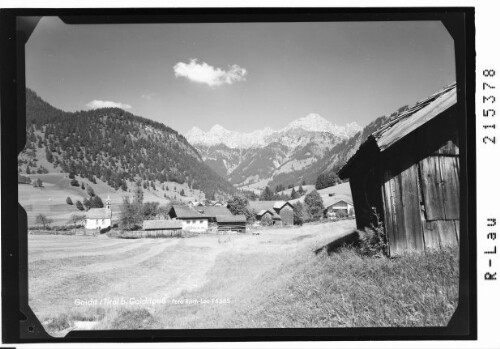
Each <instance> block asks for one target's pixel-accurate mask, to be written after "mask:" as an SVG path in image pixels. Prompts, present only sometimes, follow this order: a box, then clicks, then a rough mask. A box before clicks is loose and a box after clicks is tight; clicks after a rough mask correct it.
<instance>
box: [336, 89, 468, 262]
mask: <svg viewBox="0 0 500 349" xmlns="http://www.w3.org/2000/svg"><path fill="white" fill-rule="evenodd" d="M460 115H461V113H460V112H459V110H458V107H457V88H456V84H452V85H450V86H448V87H446V88H444V89H443V90H441V91H439V92H438V93H436V94H434V95H432V96H431V97H429V98H427V99H425V100H423V101H420V102H418V103H417V104H416V105H414V106H412V107H410V108H409V109H407V110H405V111H403V112H401V113H399V114H397V115H395V116H394V117H392V118H391V119H389V120H388V121H387V122H386V123H385V124H384V125H383V126H382V127H380V128H379V129H378V130H377V131H375V132H374V133H373V134H371V135H370V136H369V137H368V139H367V140H366V141H365V142H364V143H363V144H361V146H360V147H359V150H358V151H357V152H356V153H355V154H354V155H353V156H352V157H351V159H349V161H348V162H347V164H346V165H345V166H344V167H343V168H342V169H341V170H340V171H339V176H340V178H342V179H345V178H349V181H350V185H351V191H352V198H353V204H354V209H355V211H356V224H357V226H358V228H359V229H363V228H365V227H370V226H371V225H375V226H376V225H378V221H380V222H381V223H383V227H384V229H385V232H386V236H387V239H388V243H389V250H390V251H389V253H390V254H391V255H396V254H398V253H401V252H403V251H406V250H418V251H422V250H425V249H428V248H439V247H441V246H447V245H457V244H458V239H459V235H460V234H459V226H460V225H459V222H460V180H459V177H460V162H459V137H458V134H459V117H460Z"/></svg>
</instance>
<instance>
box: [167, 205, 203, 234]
mask: <svg viewBox="0 0 500 349" xmlns="http://www.w3.org/2000/svg"><path fill="white" fill-rule="evenodd" d="M168 215H169V217H170V219H172V220H179V221H181V223H182V230H187V231H193V232H198V233H203V232H206V231H207V230H208V218H207V217H205V216H204V215H203V214H201V213H200V212H198V211H196V210H195V209H193V208H191V207H186V206H180V205H173V206H172V208H171V209H170V211H169V212H168Z"/></svg>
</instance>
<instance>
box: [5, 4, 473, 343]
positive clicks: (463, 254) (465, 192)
mask: <svg viewBox="0 0 500 349" xmlns="http://www.w3.org/2000/svg"><path fill="white" fill-rule="evenodd" d="M43 16H59V17H61V19H62V20H63V21H64V22H66V23H68V24H75V23H78V24H86V23H88V24H98V23H186V22H188V23H216V22H315V21H322V22H323V21H324V22H329V21H410V20H412V21H415V20H417V21H424V20H425V21H429V20H437V21H442V23H443V24H444V25H445V27H446V28H447V30H448V31H449V33H450V35H451V36H452V37H453V39H454V41H455V67H456V79H457V103H458V108H457V109H458V110H459V111H460V112H461V115H460V118H461V122H460V163H461V166H460V167H461V171H460V183H461V198H460V200H461V202H460V215H461V220H460V284H459V305H458V308H457V310H456V312H455V314H454V315H453V317H452V319H451V321H450V323H449V324H448V326H446V327H392V328H285V329H270V328H266V329H194V330H127V331H124V330H112V331H74V332H70V333H69V334H68V335H67V336H66V337H63V338H54V337H51V336H50V335H48V334H47V333H46V332H45V330H44V329H43V327H42V326H41V324H40V322H39V321H38V319H37V318H36V316H35V314H34V313H33V312H32V311H31V309H30V308H29V306H28V290H27V286H28V285H27V219H26V213H25V211H24V209H23V208H22V207H21V206H20V204H19V203H18V204H17V206H15V205H14V204H13V202H14V198H16V199H17V198H18V190H17V186H13V185H11V184H13V183H17V182H16V179H17V178H16V177H17V155H18V154H19V152H20V151H21V150H22V149H23V148H24V145H25V141H26V139H25V138H26V137H25V123H26V120H25V117H22V116H25V80H24V44H25V42H26V41H27V39H28V38H29V35H30V34H31V31H32V30H33V29H34V26H33V23H31V24H30V19H28V20H26V18H25V19H24V20H19V19H20V17H43ZM31 20H34V21H35V25H36V19H33V18H32V19H31ZM0 55H1V61H0V69H1V71H0V79H1V90H0V98H1V112H0V115H1V150H2V154H1V161H2V164H1V173H2V183H1V184H2V193H1V198H2V207H1V214H2V225H1V232H2V237H1V239H2V308H3V313H2V332H3V342H5V343H61V342H67V343H69V342H118V341H119V342H216V341H217V342H227V341H241V342H247V341H328V340H335V341H338V340H474V339H477V285H476V284H477V282H476V276H477V274H476V265H475V263H476V142H475V141H476V134H475V100H474V98H475V12H474V8H473V7H452V8H443V7H433V8H265V9H264V8H121V9H109V8H108V9H84V8H80V9H40V8H38V9H1V10H0ZM16 116H18V117H16ZM14 145H16V147H14ZM16 201H17V200H16ZM14 217H17V221H16V220H14V219H13V218H14Z"/></svg>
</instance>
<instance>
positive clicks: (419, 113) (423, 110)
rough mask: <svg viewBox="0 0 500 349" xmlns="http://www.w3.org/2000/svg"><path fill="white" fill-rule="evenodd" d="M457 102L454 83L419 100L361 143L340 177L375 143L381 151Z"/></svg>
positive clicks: (343, 168)
mask: <svg viewBox="0 0 500 349" xmlns="http://www.w3.org/2000/svg"><path fill="white" fill-rule="evenodd" d="M456 103H457V86H456V83H453V84H451V85H449V86H447V87H445V88H444V89H442V90H441V91H439V92H436V93H435V94H433V95H432V96H430V97H428V98H426V99H424V100H421V101H419V102H417V103H416V104H415V105H413V106H412V107H410V108H408V109H407V110H404V111H402V112H400V113H398V114H396V115H395V116H393V117H392V118H390V119H389V120H388V121H386V122H385V123H384V124H383V125H382V126H381V127H379V128H378V129H377V130H376V131H375V132H373V133H372V134H371V135H370V136H368V138H367V139H366V141H365V142H364V143H363V144H361V145H360V147H359V149H358V151H357V152H356V153H355V154H354V155H353V156H352V157H351V158H350V159H349V160H348V161H347V163H346V164H345V165H344V166H343V167H342V168H341V169H340V171H339V176H340V178H347V177H349V175H350V172H351V170H352V169H353V167H355V166H354V164H355V163H356V162H358V160H360V159H361V154H362V153H364V152H366V150H367V149H368V148H370V147H372V146H373V145H374V146H375V148H376V149H377V151H378V153H381V152H383V151H385V150H387V149H388V148H390V147H391V146H392V145H394V144H395V143H396V142H397V141H398V140H400V139H402V138H404V137H405V136H406V135H408V134H410V133H412V132H413V131H415V130H416V129H418V128H419V127H420V126H422V125H424V124H425V123H427V122H429V121H430V120H432V119H434V118H435V117H436V116H438V115H440V114H442V113H443V112H444V111H445V110H447V109H449V108H451V107H452V106H453V105H455V104H456ZM360 161H361V160H360Z"/></svg>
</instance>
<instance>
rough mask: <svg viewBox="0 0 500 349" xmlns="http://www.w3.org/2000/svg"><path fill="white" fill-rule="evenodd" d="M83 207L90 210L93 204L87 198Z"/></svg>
mask: <svg viewBox="0 0 500 349" xmlns="http://www.w3.org/2000/svg"><path fill="white" fill-rule="evenodd" d="M83 206H85V208H86V209H87V210H88V209H91V208H92V203H91V202H90V200H89V199H87V198H85V199H83Z"/></svg>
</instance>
